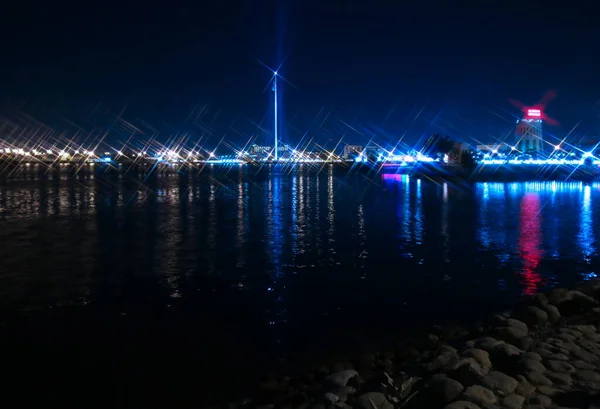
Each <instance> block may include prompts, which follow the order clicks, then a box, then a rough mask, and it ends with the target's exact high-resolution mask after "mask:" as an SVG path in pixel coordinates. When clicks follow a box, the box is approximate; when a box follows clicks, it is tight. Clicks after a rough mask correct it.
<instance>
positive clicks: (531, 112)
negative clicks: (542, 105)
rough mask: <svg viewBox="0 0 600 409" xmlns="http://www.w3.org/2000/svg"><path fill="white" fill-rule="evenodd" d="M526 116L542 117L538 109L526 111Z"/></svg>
mask: <svg viewBox="0 0 600 409" xmlns="http://www.w3.org/2000/svg"><path fill="white" fill-rule="evenodd" d="M527 116H530V117H535V118H539V117H541V116H542V111H541V110H539V109H528V110H527Z"/></svg>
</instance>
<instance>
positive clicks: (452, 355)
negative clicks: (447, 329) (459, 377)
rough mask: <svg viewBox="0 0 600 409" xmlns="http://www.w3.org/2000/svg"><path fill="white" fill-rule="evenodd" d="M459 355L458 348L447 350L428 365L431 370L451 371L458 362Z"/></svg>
mask: <svg viewBox="0 0 600 409" xmlns="http://www.w3.org/2000/svg"><path fill="white" fill-rule="evenodd" d="M458 361H459V357H458V354H457V353H456V350H445V351H444V352H442V353H441V354H439V355H438V356H436V357H435V358H434V359H433V361H431V362H430V363H429V365H428V366H427V370H428V371H429V372H450V371H451V370H453V369H454V368H455V367H456V365H457V364H458Z"/></svg>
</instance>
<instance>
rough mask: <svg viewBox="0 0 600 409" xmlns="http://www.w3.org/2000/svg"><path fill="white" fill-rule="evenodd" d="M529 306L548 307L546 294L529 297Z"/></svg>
mask: <svg viewBox="0 0 600 409" xmlns="http://www.w3.org/2000/svg"><path fill="white" fill-rule="evenodd" d="M528 304H530V305H537V306H538V307H545V306H546V305H548V297H546V294H543V293H537V294H534V295H532V296H531V297H529V300H528Z"/></svg>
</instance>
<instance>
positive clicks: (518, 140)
mask: <svg viewBox="0 0 600 409" xmlns="http://www.w3.org/2000/svg"><path fill="white" fill-rule="evenodd" d="M544 145H545V144H544V134H543V132H542V111H541V110H540V109H534V108H530V109H527V111H526V113H525V117H524V118H523V119H519V120H518V121H517V127H516V129H515V147H516V148H517V149H518V150H519V151H520V152H523V153H530V154H531V153H533V154H536V153H542V154H543V153H544Z"/></svg>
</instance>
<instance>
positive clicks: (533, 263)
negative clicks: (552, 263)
mask: <svg viewBox="0 0 600 409" xmlns="http://www.w3.org/2000/svg"><path fill="white" fill-rule="evenodd" d="M541 224H542V220H541V212H540V198H539V197H538V195H536V194H532V193H528V194H526V195H525V196H523V199H522V200H521V216H520V220H519V226H520V227H519V253H520V255H521V258H522V259H523V281H524V284H525V290H524V293H525V294H527V295H531V294H535V292H536V289H537V286H538V284H539V283H540V281H542V278H541V276H540V275H539V274H538V273H537V272H536V270H537V268H538V265H539V264H540V260H541V259H542V255H543V250H542V246H541V244H542V231H541V230H542V228H541Z"/></svg>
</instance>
